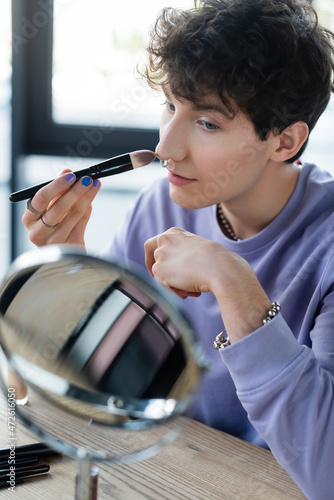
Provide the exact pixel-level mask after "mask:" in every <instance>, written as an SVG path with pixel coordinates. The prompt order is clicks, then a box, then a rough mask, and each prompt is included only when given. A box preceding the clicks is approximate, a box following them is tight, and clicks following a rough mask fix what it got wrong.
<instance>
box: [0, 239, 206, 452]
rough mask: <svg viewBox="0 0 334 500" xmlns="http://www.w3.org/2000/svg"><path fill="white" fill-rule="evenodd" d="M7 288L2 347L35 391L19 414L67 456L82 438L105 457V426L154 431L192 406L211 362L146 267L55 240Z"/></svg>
mask: <svg viewBox="0 0 334 500" xmlns="http://www.w3.org/2000/svg"><path fill="white" fill-rule="evenodd" d="M0 293H1V295H0V340H1V347H2V350H3V352H4V354H5V356H6V357H7V360H8V363H9V365H10V367H11V369H12V370H13V371H14V372H15V374H16V375H17V376H18V377H19V379H21V380H22V381H23V382H24V383H26V384H27V385H28V387H29V400H28V404H26V405H24V406H21V407H18V410H19V413H20V416H21V418H23V420H25V421H26V422H27V423H28V424H29V425H30V426H32V427H33V428H34V430H35V432H37V433H38V434H39V435H41V436H42V437H43V438H45V435H47V438H48V436H49V435H52V436H56V437H57V438H60V439H61V440H63V441H65V442H66V443H67V446H69V448H68V449H67V450H66V453H67V454H69V455H73V456H75V449H76V448H77V447H78V446H81V445H83V444H84V445H89V446H90V447H91V448H92V449H93V450H95V454H96V455H98V456H100V457H101V459H104V460H105V459H107V456H106V454H105V453H103V454H102V455H101V453H100V451H99V450H100V449H105V447H106V443H104V445H103V446H102V445H101V443H99V439H98V436H99V428H100V427H101V426H106V425H107V426H112V427H113V428H114V429H115V428H116V431H117V429H120V428H122V429H124V428H125V429H128V430H133V429H143V428H149V427H150V426H151V425H152V424H156V423H166V422H167V421H168V420H169V419H170V418H171V417H174V416H176V415H179V414H181V413H184V411H185V410H186V408H187V407H188V405H189V404H190V402H191V400H192V397H193V396H194V394H195V392H196V388H197V386H198V384H199V382H200V378H201V374H202V370H203V368H204V367H205V363H203V358H202V355H201V353H200V349H199V346H198V345H197V344H196V342H195V340H194V336H193V330H192V328H191V325H190V323H189V321H188V320H187V319H186V317H185V315H184V314H183V313H182V312H181V311H180V310H179V308H178V307H176V305H175V304H174V303H172V302H171V300H172V297H169V295H170V294H169V293H168V295H167V293H166V295H165V293H164V292H162V291H161V289H158V288H157V287H156V286H155V284H154V282H153V281H152V282H151V281H149V280H147V279H146V278H144V277H143V276H142V275H141V274H140V272H139V271H138V270H134V269H131V270H129V269H128V268H127V269H126V268H125V267H124V266H123V265H122V264H120V263H117V262H106V261H104V260H100V259H98V258H95V257H91V256H88V255H86V254H84V253H82V252H81V251H80V250H79V249H75V250H73V247H71V248H70V247H66V246H50V247H44V248H42V249H38V250H34V251H32V252H28V253H26V254H23V255H22V256H21V257H19V258H18V259H17V260H16V261H15V262H14V263H13V264H12V266H11V268H10V270H9V273H8V277H7V278H6V279H5V280H4V283H3V285H2V288H1V291H0ZM167 296H168V298H167ZM5 390H7V387H6V388H5ZM42 408H43V411H41V409H42ZM45 415H48V417H47V418H45ZM73 426H74V427H73ZM167 426H168V424H167ZM78 427H79V429H82V432H77V433H73V428H76V429H78ZM74 434H76V435H77V437H76V438H75V439H74ZM137 435H138V434H137ZM144 440H145V443H147V438H144ZM139 441H140V440H138V439H136V444H135V445H134V447H132V448H131V452H132V453H133V452H137V451H138V450H139V449H140V443H139ZM59 446H60V447H62V446H63V444H62V443H60V444H59ZM107 448H108V447H107ZM61 451H62V452H63V451H64V450H61ZM111 451H112V453H111V456H112V457H114V456H115V453H117V452H119V454H120V455H122V454H124V451H125V450H115V449H112V447H111Z"/></svg>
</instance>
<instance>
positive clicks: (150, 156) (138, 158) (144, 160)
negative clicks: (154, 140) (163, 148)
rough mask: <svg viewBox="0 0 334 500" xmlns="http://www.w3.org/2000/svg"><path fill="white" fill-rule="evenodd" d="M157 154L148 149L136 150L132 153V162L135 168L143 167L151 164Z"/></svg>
mask: <svg viewBox="0 0 334 500" xmlns="http://www.w3.org/2000/svg"><path fill="white" fill-rule="evenodd" d="M156 156H157V155H156V154H155V153H153V151H149V150H148V149H141V150H140V151H134V152H133V153H130V158H131V163H132V166H133V168H139V167H143V166H144V165H149V163H152V161H153V160H155V158H156Z"/></svg>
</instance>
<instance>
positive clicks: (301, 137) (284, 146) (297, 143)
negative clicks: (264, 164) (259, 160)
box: [271, 122, 309, 162]
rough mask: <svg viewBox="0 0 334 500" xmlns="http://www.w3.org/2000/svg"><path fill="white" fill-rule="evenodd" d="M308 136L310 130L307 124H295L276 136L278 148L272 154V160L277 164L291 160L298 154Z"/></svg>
mask: <svg viewBox="0 0 334 500" xmlns="http://www.w3.org/2000/svg"><path fill="white" fill-rule="evenodd" d="M308 135H309V129H308V126H307V125H306V123H305V122H295V123H293V124H292V125H290V126H289V127H287V128H286V129H284V130H283V132H282V133H281V134H280V135H279V136H276V140H277V143H276V148H275V150H274V151H273V152H272V155H271V159H272V160H274V161H277V162H283V161H287V160H289V159H290V158H292V157H293V156H295V155H296V154H297V153H298V151H299V150H300V148H301V147H302V145H303V144H304V142H305V141H306V140H307V138H308Z"/></svg>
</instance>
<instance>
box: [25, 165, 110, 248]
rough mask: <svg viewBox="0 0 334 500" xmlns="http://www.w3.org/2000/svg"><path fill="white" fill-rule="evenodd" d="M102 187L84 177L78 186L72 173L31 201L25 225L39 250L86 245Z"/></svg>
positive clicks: (59, 179)
mask: <svg viewBox="0 0 334 500" xmlns="http://www.w3.org/2000/svg"><path fill="white" fill-rule="evenodd" d="M100 186H101V183H100V181H99V180H95V181H92V179H91V178H90V177H83V178H82V179H79V180H78V181H76V182H75V176H74V174H73V173H72V172H71V170H68V169H66V170H63V172H62V173H61V174H60V176H59V177H57V178H56V179H55V180H54V181H52V182H51V183H50V184H48V185H47V186H45V187H43V188H41V189H40V190H39V191H38V192H37V193H36V194H35V196H34V197H33V198H32V200H31V201H30V205H29V208H27V210H26V211H25V213H24V215H23V217H22V222H23V224H24V225H25V226H26V228H27V229H28V232H29V238H30V241H31V242H32V243H34V244H35V245H37V246H43V245H50V244H59V243H72V244H76V245H84V244H85V242H84V233H85V229H86V226H87V223H88V221H89V218H90V214H91V210H92V206H91V204H92V201H93V200H94V198H95V196H96V194H97V192H98V190H99V188H100Z"/></svg>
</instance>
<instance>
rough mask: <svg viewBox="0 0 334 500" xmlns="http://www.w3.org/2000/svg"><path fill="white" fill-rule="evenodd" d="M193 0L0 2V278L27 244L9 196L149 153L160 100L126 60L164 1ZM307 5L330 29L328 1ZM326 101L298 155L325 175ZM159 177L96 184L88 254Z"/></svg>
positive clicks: (186, 2) (333, 22)
mask: <svg viewBox="0 0 334 500" xmlns="http://www.w3.org/2000/svg"><path fill="white" fill-rule="evenodd" d="M167 4H168V6H172V7H181V8H190V7H192V5H193V0H169V1H168V2H167V0H141V1H140V2H138V0H127V1H126V2H116V1H111V0H94V2H92V1H91V0H12V2H11V1H10V0H2V1H1V4H0V164H1V173H2V174H1V177H0V205H1V212H0V213H1V218H0V252H1V253H0V255H1V259H0V278H1V277H2V276H3V274H4V273H5V270H6V268H7V266H8V265H9V263H10V262H11V260H12V259H13V258H14V257H15V256H17V255H19V254H20V253H22V252H24V251H26V250H28V249H30V248H33V245H32V244H31V243H30V242H29V241H28V238H27V235H26V232H25V230H24V228H23V226H22V224H21V222H20V220H21V217H22V214H23V212H24V210H25V203H26V202H19V203H16V204H12V203H10V202H9V200H8V195H9V193H10V192H12V191H15V190H18V189H21V188H24V187H27V186H29V185H31V184H35V183H39V182H42V181H44V180H48V179H50V178H53V177H55V176H56V175H58V174H59V173H60V172H61V170H62V169H63V168H72V169H79V168H84V167H86V166H90V165H92V164H93V163H94V162H98V161H101V159H106V158H109V157H111V156H114V155H117V154H122V153H125V152H127V151H129V152H130V151H135V150H137V149H152V150H154V148H155V145H156V143H157V142H158V125H159V117H160V112H161V106H160V105H161V104H162V102H163V99H162V96H161V95H159V94H157V93H155V92H153V91H151V90H150V89H149V88H148V87H147V85H145V83H143V82H142V81H141V80H140V78H139V76H138V73H137V71H136V66H137V64H138V63H139V64H140V61H141V60H142V58H143V56H144V50H145V47H146V44H147V41H148V31H149V28H150V26H151V25H152V23H153V22H154V20H155V18H156V15H157V13H158V11H159V10H160V9H161V8H162V7H164V6H166V5H167ZM313 5H314V6H315V8H316V9H317V11H318V14H319V17H320V20H321V22H322V23H323V24H326V25H327V26H328V27H330V28H331V29H334V0H317V1H313ZM333 130H334V105H333V101H332V102H331V103H330V105H329V107H328V109H327V110H326V112H325V113H324V115H323V116H322V118H321V119H320V121H319V123H318V125H317V127H316V129H315V130H314V131H313V132H312V135H311V139H310V143H309V146H308V148H307V151H306V153H305V154H304V157H303V159H304V160H305V161H309V162H315V163H317V164H318V165H319V166H320V167H321V168H323V169H325V170H328V171H330V172H332V173H333V174H334V162H333V159H332V157H331V156H332V155H333V153H334V150H333V140H334V133H333ZM161 175H165V172H164V170H163V169H161V167H160V166H159V164H155V163H154V164H153V165H152V166H149V167H147V168H144V169H141V170H138V171H135V172H130V173H126V174H122V175H121V176H115V177H112V178H109V179H104V180H103V189H102V190H101V191H100V193H99V196H98V197H97V199H96V201H95V202H94V210H93V215H92V218H91V221H90V224H89V227H88V230H87V236H86V243H87V248H88V251H89V252H91V253H95V252H98V251H99V250H101V248H103V247H104V246H105V245H106V244H107V243H108V240H109V239H110V237H111V236H112V233H113V232H114V231H115V229H116V227H117V225H118V224H119V223H120V221H121V219H122V218H123V217H124V214H125V210H126V209H127V208H128V207H129V205H130V204H131V203H132V202H133V201H134V197H135V196H136V194H137V192H138V190H139V189H141V188H142V187H143V186H144V185H146V184H147V183H148V182H151V181H152V180H153V179H154V178H156V177H159V176H161Z"/></svg>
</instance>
